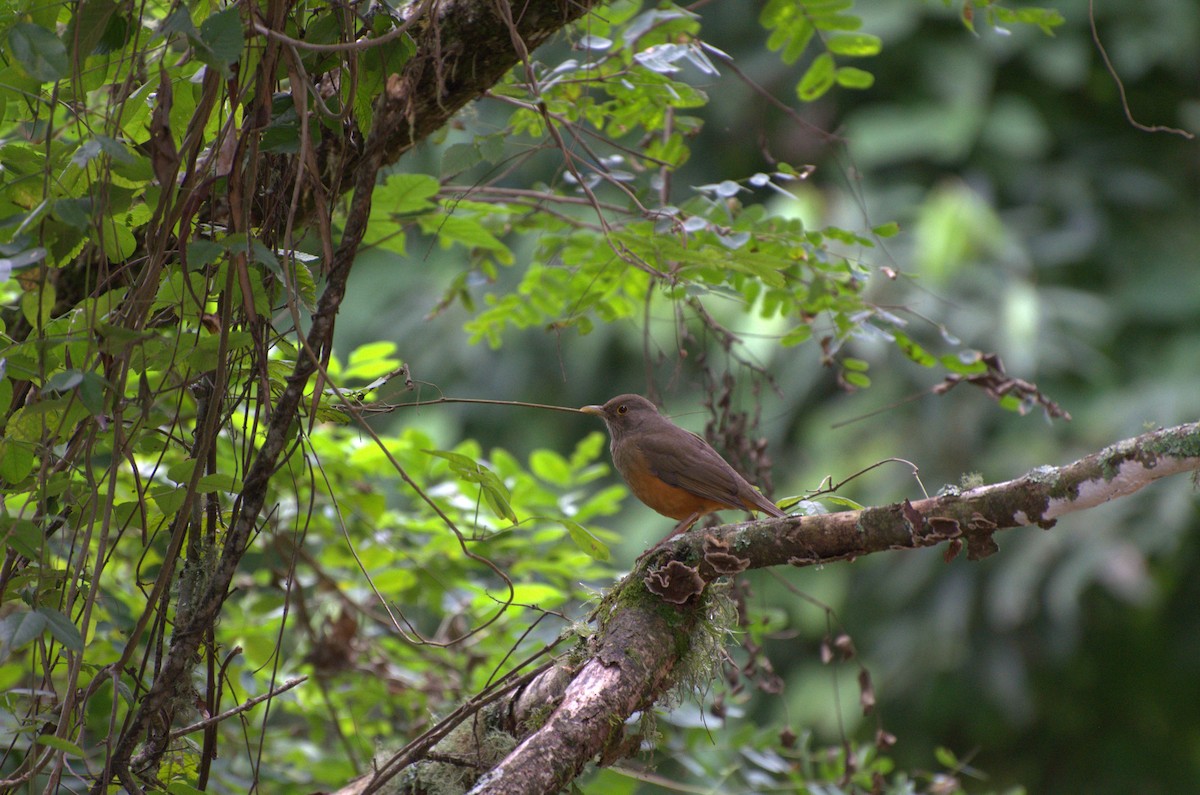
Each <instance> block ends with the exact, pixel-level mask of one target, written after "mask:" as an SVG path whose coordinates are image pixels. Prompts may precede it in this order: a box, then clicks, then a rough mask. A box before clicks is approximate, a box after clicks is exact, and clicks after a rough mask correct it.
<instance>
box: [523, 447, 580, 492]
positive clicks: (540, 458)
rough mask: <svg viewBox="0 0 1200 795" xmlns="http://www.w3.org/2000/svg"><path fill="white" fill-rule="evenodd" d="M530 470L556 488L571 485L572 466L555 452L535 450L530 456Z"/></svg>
mask: <svg viewBox="0 0 1200 795" xmlns="http://www.w3.org/2000/svg"><path fill="white" fill-rule="evenodd" d="M529 469H530V471H531V472H533V474H535V475H537V476H538V477H539V478H541V479H542V480H544V481H546V482H547V483H553V484H554V485H555V486H569V485H570V484H571V467H570V465H569V464H568V463H567V460H566V459H565V458H563V457H562V456H561V455H559V454H558V453H556V452H554V451H553V450H534V451H533V454H532V455H530V456H529Z"/></svg>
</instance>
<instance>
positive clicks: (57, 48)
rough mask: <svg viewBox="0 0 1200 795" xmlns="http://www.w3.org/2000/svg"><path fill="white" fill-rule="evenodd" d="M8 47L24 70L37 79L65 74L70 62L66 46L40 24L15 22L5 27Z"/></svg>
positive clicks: (54, 77) (57, 78)
mask: <svg viewBox="0 0 1200 795" xmlns="http://www.w3.org/2000/svg"><path fill="white" fill-rule="evenodd" d="M8 51H9V54H10V55H12V57H13V58H14V59H16V61H17V63H18V64H20V65H21V68H22V69H24V70H25V73H26V74H28V75H29V76H30V77H32V78H33V79H34V80H37V81H38V82H41V83H50V82H53V81H55V80H60V79H62V78H64V77H66V76H67V73H68V72H69V71H70V68H71V64H70V61H69V60H68V58H67V48H66V47H65V46H64V45H63V43H62V41H60V40H59V38H58V36H55V35H54V34H53V33H51V32H50V31H48V30H46V29H45V28H43V27H42V26H41V25H34V24H31V23H29V22H18V23H17V24H15V25H13V26H12V28H11V29H10V30H9V31H8Z"/></svg>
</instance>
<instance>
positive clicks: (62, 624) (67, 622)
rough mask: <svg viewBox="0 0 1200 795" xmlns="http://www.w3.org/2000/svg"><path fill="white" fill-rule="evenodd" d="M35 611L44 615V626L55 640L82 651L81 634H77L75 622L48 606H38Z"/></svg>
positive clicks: (77, 629) (72, 649)
mask: <svg viewBox="0 0 1200 795" xmlns="http://www.w3.org/2000/svg"><path fill="white" fill-rule="evenodd" d="M35 612H37V613H40V614H41V615H42V616H44V617H45V619H46V626H47V627H49V629H50V635H51V636H52V637H53V638H54V639H55V640H57V641H58V642H59V643H61V644H62V645H63V646H65V647H66V648H68V649H70V650H71V651H74V652H81V651H83V636H81V635H80V634H79V628H78V627H76V626H75V622H73V621H71V619H69V618H67V617H66V616H65V615H63V614H62V613H60V612H59V611H57V610H55V609H53V608H50V607H39V608H37V609H36V611H35Z"/></svg>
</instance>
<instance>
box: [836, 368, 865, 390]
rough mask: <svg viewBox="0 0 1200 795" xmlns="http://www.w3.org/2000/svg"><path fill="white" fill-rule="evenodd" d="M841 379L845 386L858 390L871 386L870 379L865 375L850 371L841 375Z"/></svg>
mask: <svg viewBox="0 0 1200 795" xmlns="http://www.w3.org/2000/svg"><path fill="white" fill-rule="evenodd" d="M842 377H843V378H844V379H846V383H847V384H850V385H851V386H856V387H859V388H860V389H866V388H867V387H869V386H870V385H871V379H870V377H869V376H867V375H866V374H865V373H859V372H854V371H851V372H847V373H843V374H842Z"/></svg>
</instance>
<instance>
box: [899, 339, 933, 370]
mask: <svg viewBox="0 0 1200 795" xmlns="http://www.w3.org/2000/svg"><path fill="white" fill-rule="evenodd" d="M893 334H895V336H896V347H897V348H899V349H900V352H901V353H903V354H904V355H905V356H907V357H908V358H909V359H911V360H912V361H914V362H916V363H917V364H919V365H921V366H922V367H933V366H934V365H935V364H937V357H935V356H934V355H933V354H931V353H930V352H929V351H927V350H925V349H924V348H922V347H921V346H920V345H918V344H917V343H915V342H913V341H912V340H911V339H909V338H908V336H907V335H905V334H904V333H902V332H899V331H894V332H893Z"/></svg>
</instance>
